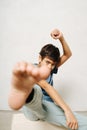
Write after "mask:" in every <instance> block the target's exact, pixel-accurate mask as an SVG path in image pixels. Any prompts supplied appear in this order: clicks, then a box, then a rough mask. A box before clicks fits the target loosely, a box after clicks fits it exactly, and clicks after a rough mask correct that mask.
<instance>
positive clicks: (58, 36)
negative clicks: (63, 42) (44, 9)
mask: <svg viewBox="0 0 87 130" xmlns="http://www.w3.org/2000/svg"><path fill="white" fill-rule="evenodd" d="M50 35H51V37H52V38H53V39H55V40H57V39H61V38H62V37H63V34H62V32H60V31H59V30H58V29H54V30H53V31H52V32H51V34H50Z"/></svg>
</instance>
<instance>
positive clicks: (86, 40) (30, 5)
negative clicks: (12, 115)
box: [0, 0, 87, 111]
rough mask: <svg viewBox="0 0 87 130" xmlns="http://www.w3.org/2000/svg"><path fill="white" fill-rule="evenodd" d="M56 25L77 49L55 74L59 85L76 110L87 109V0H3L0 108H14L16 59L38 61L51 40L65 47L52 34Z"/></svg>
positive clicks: (0, 5) (0, 7) (0, 10)
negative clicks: (12, 90)
mask: <svg viewBox="0 0 87 130" xmlns="http://www.w3.org/2000/svg"><path fill="white" fill-rule="evenodd" d="M53 28H59V29H60V30H61V31H62V32H63V34H64V36H65V38H66V40H67V41H68V43H69V46H70V47H71V49H72V53H73V56H72V58H70V60H68V61H67V62H66V63H65V64H64V65H63V66H62V67H61V68H60V69H59V74H58V75H55V77H54V80H55V83H54V84H55V87H56V88H57V90H58V91H59V93H60V94H61V96H62V97H63V98H64V100H65V101H66V102H67V103H68V104H69V105H70V107H71V108H72V109H73V110H78V111H81V110H82V111H83V110H86V111H87V101H86V100H87V58H86V56H87V1H86V0H80V1H79V0H43V1H42V0H37V1H35V0H31V1H30V0H0V110H8V109H10V108H9V107H8V103H7V99H8V93H9V90H10V80H11V71H12V68H13V66H14V64H15V63H16V62H18V61H21V60H25V61H29V62H37V60H38V53H39V51H40V48H41V47H42V46H43V45H45V44H46V43H49V42H51V43H54V44H55V45H58V46H59V47H60V50H61V46H60V43H57V42H56V41H54V40H52V39H51V38H50V36H49V34H50V31H51V30H52V29H53ZM61 52H62V50H61Z"/></svg>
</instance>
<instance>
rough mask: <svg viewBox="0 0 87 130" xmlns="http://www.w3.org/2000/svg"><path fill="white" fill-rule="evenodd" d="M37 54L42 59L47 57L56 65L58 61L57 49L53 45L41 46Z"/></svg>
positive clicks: (58, 53) (58, 52)
mask: <svg viewBox="0 0 87 130" xmlns="http://www.w3.org/2000/svg"><path fill="white" fill-rule="evenodd" d="M39 54H40V55H41V57H42V59H44V58H45V57H48V58H50V59H51V60H53V61H54V62H57V63H58V62H59V60H60V51H59V48H58V47H56V46H54V45H53V44H46V45H45V46H43V47H42V49H41V51H40V53H39Z"/></svg>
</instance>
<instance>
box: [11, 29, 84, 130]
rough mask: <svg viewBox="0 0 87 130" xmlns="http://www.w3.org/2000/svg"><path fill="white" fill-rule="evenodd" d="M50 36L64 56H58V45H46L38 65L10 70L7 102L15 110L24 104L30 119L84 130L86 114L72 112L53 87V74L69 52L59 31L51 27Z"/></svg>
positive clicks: (24, 64) (27, 64)
mask: <svg viewBox="0 0 87 130" xmlns="http://www.w3.org/2000/svg"><path fill="white" fill-rule="evenodd" d="M51 37H52V38H53V39H55V40H58V39H59V41H60V43H61V45H62V48H63V55H62V56H60V52H59V49H58V48H57V47H55V46H54V45H52V44H47V45H45V46H44V47H43V48H42V49H41V51H40V56H39V63H38V64H35V65H32V64H30V63H27V62H19V63H17V64H16V66H15V67H14V69H13V75H12V88H11V93H10V95H9V99H8V102H9V105H10V107H11V108H12V109H15V110H18V109H20V108H22V107H23V111H24V114H25V116H26V117H27V118H29V119H30V120H39V119H40V120H44V121H47V122H49V123H52V124H56V125H58V126H64V127H66V128H68V129H72V130H75V129H78V130H87V117H84V116H80V115H78V114H77V113H73V112H72V111H71V109H70V108H69V106H68V105H67V104H66V103H65V102H64V101H63V99H62V98H61V96H60V95H59V93H58V92H57V91H56V90H55V89H54V88H53V74H54V73H57V70H58V68H59V67H60V66H61V65H62V64H63V63H64V62H65V61H67V60H68V59H69V58H70V57H71V55H72V53H71V50H70V48H69V46H68V44H67V42H66V41H65V38H64V36H63V34H62V32H60V31H59V30H58V29H54V30H53V31H52V32H51Z"/></svg>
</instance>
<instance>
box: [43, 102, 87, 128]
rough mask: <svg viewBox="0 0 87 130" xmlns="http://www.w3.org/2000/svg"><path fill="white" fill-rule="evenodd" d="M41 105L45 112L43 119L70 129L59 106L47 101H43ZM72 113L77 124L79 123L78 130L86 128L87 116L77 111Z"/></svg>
mask: <svg viewBox="0 0 87 130" xmlns="http://www.w3.org/2000/svg"><path fill="white" fill-rule="evenodd" d="M43 106H44V109H45V111H46V112H47V113H46V115H47V116H46V118H45V121H47V122H49V123H52V124H55V125H58V126H62V127H65V128H67V129H68V130H71V129H70V128H68V127H67V125H66V118H65V114H64V111H63V110H62V109H61V108H60V107H58V106H56V105H55V104H54V103H52V102H48V101H43ZM74 114H75V116H76V118H77V120H78V125H79V128H78V130H87V117H85V116H82V115H80V114H77V113H74Z"/></svg>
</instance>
